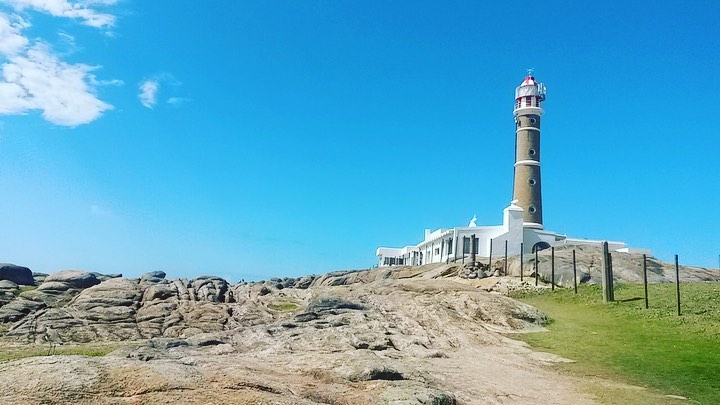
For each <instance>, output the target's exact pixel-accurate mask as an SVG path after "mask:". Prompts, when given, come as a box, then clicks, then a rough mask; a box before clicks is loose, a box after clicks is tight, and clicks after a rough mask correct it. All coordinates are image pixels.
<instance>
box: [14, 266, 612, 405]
mask: <svg viewBox="0 0 720 405" xmlns="http://www.w3.org/2000/svg"><path fill="white" fill-rule="evenodd" d="M563 254H564V253H562V252H559V254H558V257H561V256H562V255H563ZM588 254H590V253H588ZM541 257H542V256H541ZM622 260H623V259H618V264H617V265H616V267H615V268H616V269H618V267H620V268H623V264H622ZM561 262H562V259H561V260H557V258H556V264H558V263H561ZM541 264H542V263H541ZM495 265H496V263H493V266H489V267H488V268H487V269H483V268H482V267H481V266H474V267H472V268H467V269H466V268H465V267H463V266H462V264H435V265H426V266H421V267H403V266H399V267H393V268H380V269H372V270H362V271H342V272H333V273H328V274H325V275H322V276H307V277H302V278H277V279H272V280H269V281H267V282H250V283H246V282H241V283H238V284H235V285H231V284H229V283H228V282H227V281H226V280H223V279H222V278H219V277H213V276H201V277H197V278H195V279H174V280H170V279H167V278H166V277H165V274H162V273H161V272H151V273H146V274H145V275H143V276H141V277H140V278H137V279H126V278H122V277H109V276H107V277H105V276H102V275H98V274H92V273H86V272H61V273H56V274H52V275H50V276H47V277H46V278H45V279H44V281H43V282H42V283H41V284H40V285H39V286H38V287H37V288H35V289H32V290H30V289H28V288H27V287H24V288H23V289H22V290H23V291H21V288H20V286H18V285H17V284H15V283H12V282H9V281H0V334H2V338H1V339H0V344H6V345H17V346H19V347H42V348H43V349H45V350H48V351H51V350H54V347H55V345H65V346H70V345H76V344H78V343H86V344H90V345H96V344H99V343H102V344H107V345H112V346H113V347H119V348H118V350H115V351H114V352H112V353H110V354H109V355H107V356H105V357H99V358H98V357H84V356H54V357H43V358H37V359H24V360H18V361H15V362H11V363H0V381H3V382H5V383H6V389H5V390H3V391H1V392H0V403H46V402H67V403H102V402H108V398H111V400H110V401H109V402H118V403H120V402H138V403H156V402H164V403H167V402H180V403H293V404H318V403H421V404H422V403H425V404H454V403H505V402H523V403H588V402H592V401H591V398H589V397H587V396H584V395H582V394H579V393H578V392H577V391H576V390H575V389H574V388H573V387H574V385H573V384H571V382H569V381H568V378H571V377H568V376H566V375H561V374H558V373H556V372H555V371H552V370H551V369H548V368H547V367H545V364H546V363H547V362H548V361H553V360H552V357H551V356H549V355H546V356H537V353H532V352H531V351H530V350H529V349H528V348H527V347H526V346H525V345H523V344H521V343H519V342H517V341H514V340H511V339H509V338H507V337H506V336H507V334H508V333H517V332H525V331H535V330H543V325H544V324H545V323H546V322H547V317H546V316H545V314H544V313H542V312H541V311H539V310H538V309H536V308H534V307H532V306H529V305H526V304H523V303H520V302H518V301H516V300H513V299H511V298H508V297H507V296H505V295H502V294H499V293H497V291H502V292H509V291H513V290H518V289H527V288H535V287H534V286H533V285H531V284H530V283H527V282H525V283H522V282H520V281H519V280H517V279H513V278H498V277H488V278H485V279H481V280H480V279H477V276H476V278H475V279H468V278H464V277H463V276H465V277H468V274H469V272H478V271H482V272H485V271H489V270H493V271H497V269H496V268H495ZM586 265H587V264H586ZM486 267H487V266H486ZM559 268H560V267H559ZM541 271H542V269H541ZM616 272H618V270H616ZM559 273H562V271H559ZM528 274H529V273H528ZM593 274H594V273H593ZM619 274H621V275H622V274H624V273H623V270H620V271H619ZM492 280H498V281H497V283H495V284H492V283H490V282H491V281H492ZM588 280H589V281H592V280H593V276H591V277H590V278H589V279H588ZM538 288H547V287H542V286H541V287H538ZM491 291H492V292H491ZM33 344H35V346H33ZM560 360H563V359H556V360H555V361H560Z"/></svg>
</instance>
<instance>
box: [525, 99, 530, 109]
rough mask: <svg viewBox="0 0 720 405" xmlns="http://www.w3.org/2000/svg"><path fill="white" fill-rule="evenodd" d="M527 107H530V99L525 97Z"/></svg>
mask: <svg viewBox="0 0 720 405" xmlns="http://www.w3.org/2000/svg"><path fill="white" fill-rule="evenodd" d="M525 107H530V97H525Z"/></svg>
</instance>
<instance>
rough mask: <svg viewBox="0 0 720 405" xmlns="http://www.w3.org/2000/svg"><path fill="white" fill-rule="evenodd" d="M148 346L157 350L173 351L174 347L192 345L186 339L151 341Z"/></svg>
mask: <svg viewBox="0 0 720 405" xmlns="http://www.w3.org/2000/svg"><path fill="white" fill-rule="evenodd" d="M148 344H149V345H150V346H152V347H153V348H155V349H163V350H167V349H172V348H173V347H186V346H190V343H188V341H187V340H186V339H151V340H150V341H148Z"/></svg>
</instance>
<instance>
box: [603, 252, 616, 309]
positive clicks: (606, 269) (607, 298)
mask: <svg viewBox="0 0 720 405" xmlns="http://www.w3.org/2000/svg"><path fill="white" fill-rule="evenodd" d="M608 249H609V248H608V243H607V242H603V244H602V251H603V253H602V264H603V271H602V286H603V302H605V303H607V302H612V301H613V299H614V298H613V279H612V264H611V263H612V256H611V255H610V252H609V251H608Z"/></svg>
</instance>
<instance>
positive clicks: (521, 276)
mask: <svg viewBox="0 0 720 405" xmlns="http://www.w3.org/2000/svg"><path fill="white" fill-rule="evenodd" d="M524 248H525V244H524V243H523V242H520V282H522V281H523V258H524V257H523V254H524V253H525V251H524Z"/></svg>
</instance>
